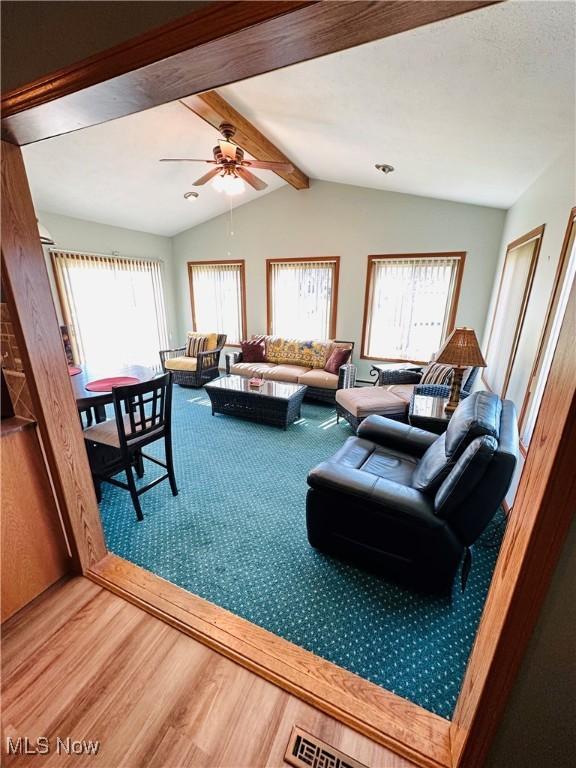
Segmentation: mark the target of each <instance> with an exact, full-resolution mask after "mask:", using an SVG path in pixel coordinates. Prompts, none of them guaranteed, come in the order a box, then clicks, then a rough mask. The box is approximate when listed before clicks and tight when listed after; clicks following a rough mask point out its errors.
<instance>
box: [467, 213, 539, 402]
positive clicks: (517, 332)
mask: <svg viewBox="0 0 576 768" xmlns="http://www.w3.org/2000/svg"><path fill="white" fill-rule="evenodd" d="M545 229H546V225H545V224H542V225H541V226H539V227H536V228H535V229H532V230H530V232H526V234H525V235H522V236H521V237H518V238H516V240H513V241H512V242H511V243H509V244H508V246H507V247H506V254H505V255H504V262H503V264H502V271H501V272H500V282H499V284H498V293H497V294H496V301H495V302H494V312H493V314H492V319H491V321H490V332H489V334H488V342H487V344H486V355H485V357H486V359H488V355H489V352H490V346H491V344H492V341H493V338H492V337H493V333H494V323H495V320H496V311H497V308H498V304H499V302H500V293H501V292H502V285H503V283H504V275H505V273H506V264H507V262H508V257H509V256H510V254H511V253H512V251H515V250H516V249H517V248H521V247H522V246H523V245H526V244H527V243H532V242H533V243H534V250H533V251H532V255H531V256H530V266H529V267H528V275H527V276H526V285H525V286H524V293H523V295H522V303H521V305H520V313H519V314H518V317H517V319H516V328H515V329H514V337H513V339H512V347H511V348H510V355H509V358H508V365H507V366H506V373H505V375H504V382H503V384H502V392H497V393H496V394H498V395H499V396H500V397H506V392H507V391H508V384H509V383H510V376H511V375H512V369H513V368H514V362H515V360H516V353H517V351H518V344H519V343H520V336H521V335H522V329H523V327H524V319H525V317H526V311H527V309H528V302H529V301H530V295H531V293H532V285H533V283H534V276H535V274H536V269H537V267H538V259H539V258H540V249H541V248H542V238H543V237H544V230H545ZM486 371H487V368H485V369H484V370H483V371H482V381H483V382H484V384H485V385H486V386H487V387H488V389H489V390H490V391H491V392H493V391H494V390H493V389H492V386H491V385H490V384H489V382H488V381H486Z"/></svg>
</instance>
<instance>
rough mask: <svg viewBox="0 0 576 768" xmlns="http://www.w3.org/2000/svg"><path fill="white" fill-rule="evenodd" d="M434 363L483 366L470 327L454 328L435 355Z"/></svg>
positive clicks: (478, 348) (483, 361) (476, 341)
mask: <svg viewBox="0 0 576 768" xmlns="http://www.w3.org/2000/svg"><path fill="white" fill-rule="evenodd" d="M434 362H435V363H445V364H446V365H454V366H459V367H462V368H467V367H468V366H473V367H474V368H485V367H486V361H485V360H484V358H483V357H482V352H481V351H480V345H479V344H478V339H477V338H476V334H475V333H474V330H473V329H472V328H455V329H454V330H453V331H452V333H451V334H450V336H449V337H448V338H447V339H446V341H445V342H444V345H443V346H442V348H441V349H440V351H439V352H438V354H437V355H436V359H435V360H434Z"/></svg>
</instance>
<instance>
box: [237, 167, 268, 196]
mask: <svg viewBox="0 0 576 768" xmlns="http://www.w3.org/2000/svg"><path fill="white" fill-rule="evenodd" d="M236 173H237V174H238V176H240V178H241V179H244V181H246V182H247V183H248V184H250V186H251V187H254V189H256V190H258V192H261V191H262V190H263V189H266V187H267V186H268V184H266V182H265V181H262V179H259V178H258V176H254V174H253V173H250V171H247V170H246V168H243V167H242V166H241V165H240V166H238V167H237V168H236Z"/></svg>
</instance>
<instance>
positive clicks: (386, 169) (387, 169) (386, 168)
mask: <svg viewBox="0 0 576 768" xmlns="http://www.w3.org/2000/svg"><path fill="white" fill-rule="evenodd" d="M374 167H375V168H376V169H377V170H379V171H382V173H386V174H388V173H392V171H393V170H394V166H393V165H388V163H376V165H375V166H374Z"/></svg>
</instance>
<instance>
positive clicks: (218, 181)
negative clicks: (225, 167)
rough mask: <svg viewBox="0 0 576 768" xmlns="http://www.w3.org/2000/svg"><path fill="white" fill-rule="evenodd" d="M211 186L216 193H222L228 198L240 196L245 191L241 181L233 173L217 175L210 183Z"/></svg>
mask: <svg viewBox="0 0 576 768" xmlns="http://www.w3.org/2000/svg"><path fill="white" fill-rule="evenodd" d="M212 185H213V187H214V189H217V190H218V192H224V194H225V195H228V196H229V197H236V195H241V194H242V192H244V190H245V189H246V187H245V185H244V182H243V181H242V179H241V178H240V177H239V176H236V175H235V174H234V173H222V174H219V175H218V176H216V178H215V179H214V181H213V182H212Z"/></svg>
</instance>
